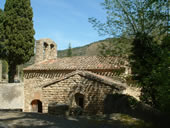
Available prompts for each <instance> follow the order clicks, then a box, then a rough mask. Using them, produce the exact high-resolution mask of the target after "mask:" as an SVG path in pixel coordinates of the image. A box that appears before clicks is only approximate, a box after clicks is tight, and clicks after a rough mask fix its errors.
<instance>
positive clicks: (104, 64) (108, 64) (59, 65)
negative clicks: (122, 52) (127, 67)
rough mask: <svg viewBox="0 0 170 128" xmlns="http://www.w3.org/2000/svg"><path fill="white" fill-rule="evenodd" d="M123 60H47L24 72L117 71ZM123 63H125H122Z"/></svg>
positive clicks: (101, 58) (96, 57)
mask: <svg viewBox="0 0 170 128" xmlns="http://www.w3.org/2000/svg"><path fill="white" fill-rule="evenodd" d="M121 61H122V60H121V59H120V58H117V57H101V56H76V57H65V58H57V59H52V60H45V61H42V62H39V63H35V64H33V65H31V66H29V67H27V68H25V69H24V70H89V69H115V68H118V67H120V66H121V65H122V64H120V62H121ZM122 62H123V61H122Z"/></svg>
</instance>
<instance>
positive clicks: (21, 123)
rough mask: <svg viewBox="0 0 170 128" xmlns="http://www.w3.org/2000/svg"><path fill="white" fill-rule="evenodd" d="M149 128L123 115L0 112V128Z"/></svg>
mask: <svg viewBox="0 0 170 128" xmlns="http://www.w3.org/2000/svg"><path fill="white" fill-rule="evenodd" d="M132 127H133V128H151V127H152V124H151V123H148V122H144V121H143V120H140V119H137V118H133V117H130V116H128V115H124V114H118V113H114V114H110V115H103V116H79V117H61V116H60V117H59V116H54V115H48V114H40V113H22V112H0V128H132Z"/></svg>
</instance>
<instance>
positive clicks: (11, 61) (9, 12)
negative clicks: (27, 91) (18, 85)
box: [0, 0, 35, 83]
mask: <svg viewBox="0 0 170 128" xmlns="http://www.w3.org/2000/svg"><path fill="white" fill-rule="evenodd" d="M4 15H5V17H4V19H3V32H2V34H1V35H3V38H2V39H3V41H2V42H1V43H0V46H1V47H3V54H2V55H1V57H2V58H3V59H5V60H6V61H7V62H8V65H9V73H8V75H9V82H10V83H11V82H14V75H15V74H16V66H17V65H20V64H23V63H25V62H27V61H28V60H29V59H30V57H31V56H33V54H34V41H35V40H34V34H35V32H34V29H33V21H32V17H33V12H32V8H31V5H30V0H6V3H5V8H4Z"/></svg>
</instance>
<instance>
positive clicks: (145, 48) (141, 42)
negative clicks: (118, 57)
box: [89, 0, 170, 112]
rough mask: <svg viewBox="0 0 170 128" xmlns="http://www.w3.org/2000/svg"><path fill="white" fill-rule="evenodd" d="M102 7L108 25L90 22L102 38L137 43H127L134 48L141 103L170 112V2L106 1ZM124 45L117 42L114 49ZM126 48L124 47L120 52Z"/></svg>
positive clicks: (133, 63) (134, 71)
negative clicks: (122, 39) (113, 38)
mask: <svg viewBox="0 0 170 128" xmlns="http://www.w3.org/2000/svg"><path fill="white" fill-rule="evenodd" d="M102 5H103V7H104V9H105V10H106V13H107V18H106V23H101V22H100V21H98V20H97V19H95V18H90V19H89V21H90V22H91V23H92V25H93V27H94V28H95V29H96V30H98V32H99V34H100V35H103V34H107V35H110V36H112V37H115V36H119V37H121V38H122V37H128V38H130V39H132V40H133V41H132V42H131V43H130V42H129V41H124V42H123V43H124V44H129V46H130V47H128V48H130V49H131V52H129V53H130V54H128V55H129V61H130V62H131V68H132V77H133V80H135V81H138V84H139V85H140V86H141V88H142V94H141V100H142V101H144V102H145V103H148V104H150V105H152V106H153V107H155V108H157V109H160V110H162V111H169V112H170V109H169V108H170V103H169V101H170V80H169V67H170V63H169V56H170V53H169V51H170V49H169V45H170V44H169V42H170V40H169V1H167V0H105V1H104V3H102ZM162 39H164V40H162ZM120 44H121V43H119V42H116V44H115V43H112V46H113V47H115V46H119V45H120ZM114 45H115V46H114ZM101 49H102V50H105V51H106V53H105V54H110V53H111V55H115V53H114V52H112V51H113V50H109V49H107V48H105V47H102V48H101ZM123 49H124V46H123V45H122V46H121V50H119V52H122V51H123ZM107 50H108V51H107Z"/></svg>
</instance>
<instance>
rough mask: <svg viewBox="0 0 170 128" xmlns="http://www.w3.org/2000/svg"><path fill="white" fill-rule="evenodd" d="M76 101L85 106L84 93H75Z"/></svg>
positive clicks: (82, 106)
mask: <svg viewBox="0 0 170 128" xmlns="http://www.w3.org/2000/svg"><path fill="white" fill-rule="evenodd" d="M75 101H76V104H77V105H78V106H80V107H81V108H84V95H83V94H81V93H76V94H75Z"/></svg>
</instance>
